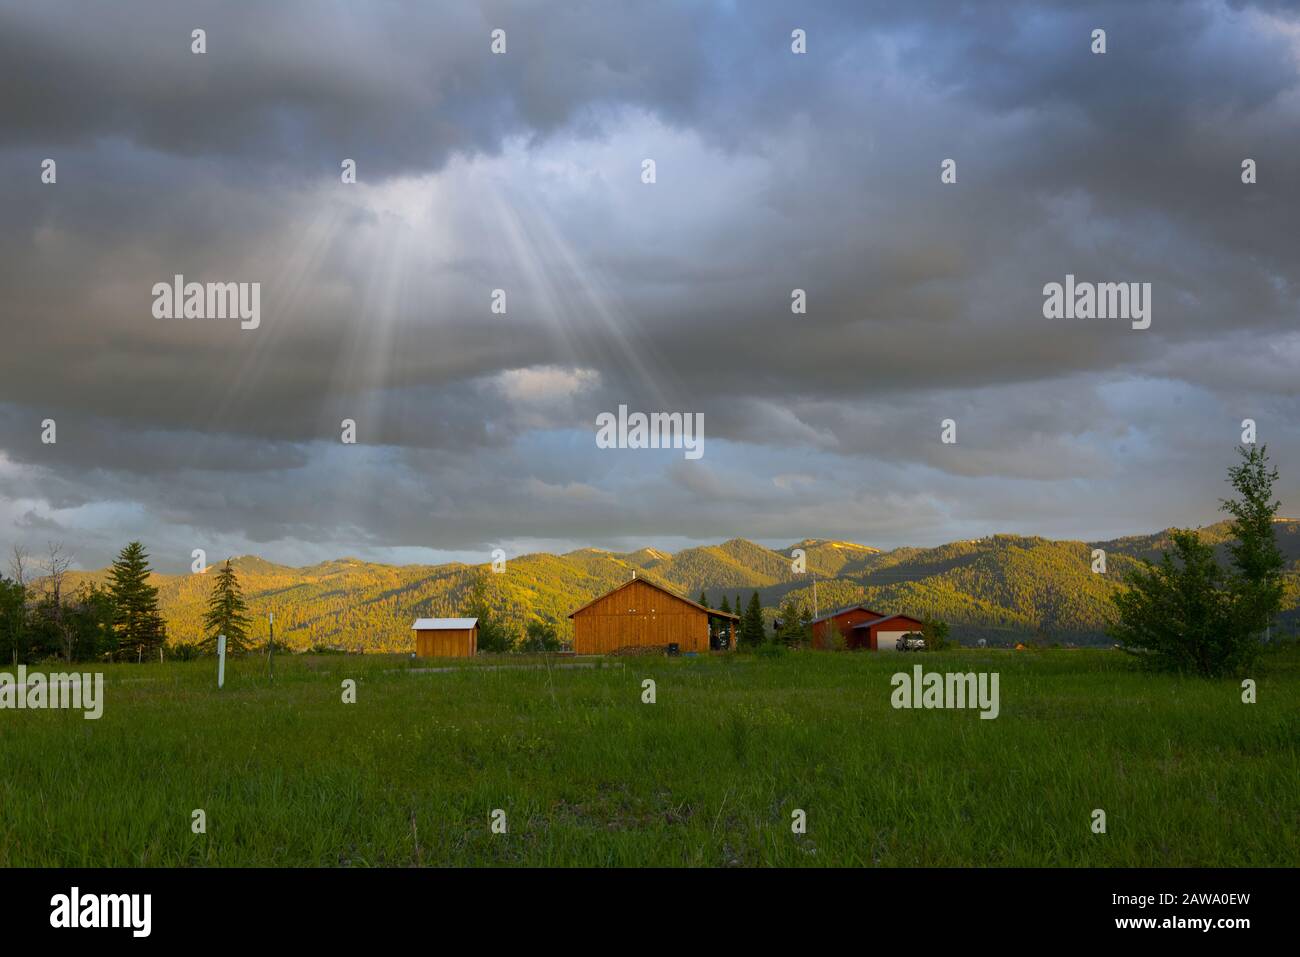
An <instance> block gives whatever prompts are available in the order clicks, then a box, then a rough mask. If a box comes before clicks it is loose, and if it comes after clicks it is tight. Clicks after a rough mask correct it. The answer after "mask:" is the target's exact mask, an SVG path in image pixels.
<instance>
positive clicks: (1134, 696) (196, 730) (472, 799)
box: [0, 649, 1300, 867]
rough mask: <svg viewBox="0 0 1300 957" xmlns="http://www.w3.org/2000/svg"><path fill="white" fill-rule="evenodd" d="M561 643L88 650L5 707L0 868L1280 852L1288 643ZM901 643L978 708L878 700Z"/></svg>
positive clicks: (1231, 856) (1299, 811) (1168, 859)
mask: <svg viewBox="0 0 1300 957" xmlns="http://www.w3.org/2000/svg"><path fill="white" fill-rule="evenodd" d="M575 663H586V662H581V660H578V662H575V661H574V659H567V660H566V659H557V660H554V661H552V662H549V663H548V662H545V661H539V660H537V659H532V660H531V661H530V660H528V659H522V660H521V659H513V658H512V659H505V660H500V661H487V660H482V659H480V660H477V661H473V662H461V663H455V662H430V661H424V662H413V661H411V660H409V659H404V658H401V657H386V656H341V655H339V656H319V657H312V656H294V657H290V656H284V657H277V660H276V662H275V667H276V674H275V681H274V684H272V683H271V681H270V680H269V679H268V676H267V671H266V663H265V661H264V660H263V659H245V660H240V661H234V662H232V663H230V664H229V666H228V670H227V675H226V685H225V687H224V689H221V690H218V689H217V688H216V664H215V662H214V661H212V660H205V661H198V662H188V663H172V664H165V665H162V664H154V665H108V666H81V667H83V668H94V667H98V668H102V669H103V670H104V673H105V705H104V714H103V717H102V718H101V719H100V720H97V721H88V720H85V719H84V718H83V717H82V715H81V713H80V712H72V711H26V710H24V711H16V710H0V865H4V866H67V865H81V866H147V867H153V866H177V865H192V866H217V865H221V866H264V865H288V866H328V867H333V866H353V867H357V866H400V867H405V866H419V865H424V866H443V865H453V866H460V865H561V866H563V865H587V866H632V865H661V866H679V865H691V866H750V865H778V866H825V865H840V866H844V865H847V866H882V867H884V866H951V865H988V866H1004V865H1028V866H1037V865H1043V866H1089V867H1108V866H1178V867H1181V866H1241V865H1252V866H1253V865H1286V866H1291V865H1294V864H1295V863H1296V861H1297V860H1300V755H1298V751H1297V744H1298V742H1300V655H1298V654H1297V653H1296V652H1295V651H1294V649H1292V650H1290V651H1288V652H1286V653H1284V654H1279V655H1272V656H1270V657H1268V658H1266V659H1265V661H1264V663H1263V664H1262V665H1261V667H1260V669H1259V672H1258V674H1257V675H1256V676H1255V678H1256V681H1257V686H1258V691H1257V694H1258V702H1257V703H1255V704H1243V703H1242V700H1241V695H1242V691H1241V686H1240V683H1239V682H1237V681H1230V680H1224V681H1207V680H1202V679H1194V678H1179V677H1171V676H1155V675H1149V674H1144V673H1141V672H1138V671H1135V670H1134V669H1133V666H1132V665H1131V664H1130V662H1129V661H1128V659H1126V658H1125V657H1124V656H1122V655H1120V654H1119V653H1117V652H1110V651H1088V650H1071V651H1066V650H1058V651H1042V652H1007V651H974V650H963V651H957V652H953V653H943V654H917V655H898V654H888V655H886V654H880V655H872V654H866V653H859V654H849V653H845V654H829V653H815V652H803V653H791V654H788V655H786V656H784V657H780V658H767V657H759V656H753V655H746V654H735V655H720V656H711V657H702V658H695V659H688V658H680V659H664V658H623V659H620V658H610V659H603V660H590V662H589V665H590V666H589V667H572V665H573V664H575ZM915 664H921V665H923V666H924V667H925V669H926V670H927V671H962V672H966V671H975V672H980V671H986V672H997V673H998V674H999V675H1000V682H999V691H1000V714H999V716H998V717H997V719H996V720H982V719H980V717H979V712H978V711H977V710H966V711H958V710H930V711H926V710H895V709H894V708H893V707H891V704H890V698H891V692H892V686H891V682H890V679H891V676H892V675H893V674H894V673H895V672H896V671H901V670H907V671H910V669H911V668H912V666H913V665H915ZM521 665H528V666H529V667H519V666H521ZM562 665H563V666H562ZM421 668H423V669H429V668H442V669H445V670H439V671H419V670H417V669H421ZM10 670H12V669H10ZM33 670H35V669H33ZM39 670H42V671H46V672H49V671H60V670H63V669H62V668H61V667H60V666H58V665H52V666H47V667H42V668H41V669H39ZM647 678H650V679H653V680H654V681H655V683H656V687H655V692H656V701H655V703H653V704H646V703H643V702H642V696H643V690H642V682H643V680H644V679H647ZM345 679H352V680H354V681H355V682H356V703H355V704H345V703H343V701H342V683H343V682H344V680H345ZM196 809H201V810H203V812H204V814H205V816H206V833H203V834H196V833H194V832H193V830H192V827H191V822H192V812H193V811H195V810H196ZM495 809H501V810H502V811H504V812H505V822H506V833H504V834H500V833H493V830H492V827H491V815H492V812H493V811H494V810H495ZM796 809H800V810H802V811H804V812H805V813H806V820H807V830H806V833H804V834H795V833H792V829H791V821H792V812H794V811H795V810H796ZM1094 809H1101V810H1104V811H1105V814H1106V833H1104V834H1097V833H1093V830H1092V823H1093V811H1094Z"/></svg>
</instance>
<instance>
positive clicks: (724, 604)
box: [718, 595, 740, 615]
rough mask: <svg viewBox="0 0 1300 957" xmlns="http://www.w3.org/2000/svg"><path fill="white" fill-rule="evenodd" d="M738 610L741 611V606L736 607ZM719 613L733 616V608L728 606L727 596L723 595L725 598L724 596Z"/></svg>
mask: <svg viewBox="0 0 1300 957" xmlns="http://www.w3.org/2000/svg"><path fill="white" fill-rule="evenodd" d="M736 610H737V611H739V610H740V606H739V605H737V606H736ZM718 611H725V612H726V613H727V614H728V615H730V614H731V606H730V605H728V604H727V596H726V595H723V596H722V607H721V608H719V609H718Z"/></svg>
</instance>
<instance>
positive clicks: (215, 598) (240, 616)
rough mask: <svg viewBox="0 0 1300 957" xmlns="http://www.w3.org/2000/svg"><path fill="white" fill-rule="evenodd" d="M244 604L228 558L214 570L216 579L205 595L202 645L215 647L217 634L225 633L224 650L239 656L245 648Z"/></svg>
mask: <svg viewBox="0 0 1300 957" xmlns="http://www.w3.org/2000/svg"><path fill="white" fill-rule="evenodd" d="M247 611H248V605H247V603H245V601H244V593H243V590H242V589H241V588H240V587H239V579H238V578H237V577H235V569H234V567H233V566H231V564H230V559H226V563H225V564H224V565H222V566H221V570H220V571H218V572H217V578H216V581H214V582H213V583H212V595H211V597H209V598H208V611H207V614H205V615H204V616H203V630H204V631H205V632H206V633H207V637H205V638H204V640H203V645H204V646H205V647H213V648H215V647H216V642H217V636H218V635H225V636H226V653H227V654H229V655H242V654H244V653H245V652H247V651H248V626H249V624H250V620H249V617H248V615H247V614H245V612H247Z"/></svg>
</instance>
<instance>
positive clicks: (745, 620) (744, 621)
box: [740, 592, 767, 648]
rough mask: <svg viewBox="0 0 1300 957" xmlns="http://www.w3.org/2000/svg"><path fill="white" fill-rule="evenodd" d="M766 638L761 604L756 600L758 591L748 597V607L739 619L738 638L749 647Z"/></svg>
mask: <svg viewBox="0 0 1300 957" xmlns="http://www.w3.org/2000/svg"><path fill="white" fill-rule="evenodd" d="M766 638H767V633H766V632H765V631H764V630H763V604H762V602H760V601H759V600H758V592H754V594H753V595H752V596H751V597H750V599H749V607H747V608H746V609H745V614H744V616H743V617H742V618H741V619H740V640H741V641H743V642H744V643H745V644H747V645H749V647H751V648H757V647H758V646H759V645H761V644H762V643H763V641H764V640H765V639H766Z"/></svg>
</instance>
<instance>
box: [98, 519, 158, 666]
mask: <svg viewBox="0 0 1300 957" xmlns="http://www.w3.org/2000/svg"><path fill="white" fill-rule="evenodd" d="M149 574H150V568H149V555H148V553H146V552H145V550H144V546H143V545H141V544H140V543H139V542H131V543H130V544H129V545H127V546H126V547H125V548H123V549H122V551H121V552H120V553H119V554H118V556H117V561H115V562H113V567H112V568H110V569H109V572H108V592H109V595H110V596H112V601H113V637H114V641H115V644H116V648H115V649H114V652H115V654H116V656H117V657H118V658H121V659H122V660H125V661H131V660H135V661H143V660H145V659H146V658H148V659H149V660H151V661H152V660H153V652H155V651H157V649H158V646H159V645H161V644H162V643H163V641H164V640H165V639H166V637H167V627H166V625H164V624H163V620H162V615H160V614H159V613H158V589H157V588H155V587H154V586H152V585H150V584H149Z"/></svg>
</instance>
